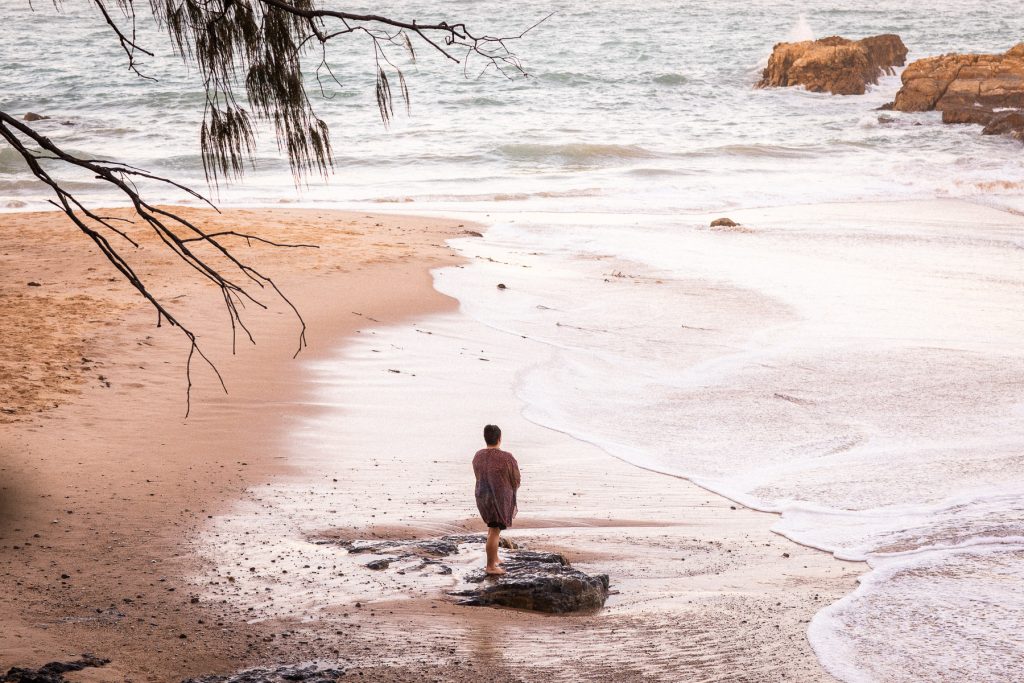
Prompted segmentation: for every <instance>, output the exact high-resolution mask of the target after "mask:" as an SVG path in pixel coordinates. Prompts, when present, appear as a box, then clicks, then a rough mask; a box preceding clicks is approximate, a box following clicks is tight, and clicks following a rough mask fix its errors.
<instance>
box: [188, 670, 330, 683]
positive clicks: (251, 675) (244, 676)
mask: <svg viewBox="0 0 1024 683" xmlns="http://www.w3.org/2000/svg"><path fill="white" fill-rule="evenodd" d="M344 675H345V670H344V669H318V668H316V667H315V666H306V667H286V666H282V667H278V668H277V669H249V670H247V671H240V672H239V673H236V674H231V675H230V676H203V677H201V678H189V679H188V680H186V681H183V683H288V682H289V681H304V682H305V683H334V682H335V681H337V680H339V679H341V678H342V677H343V676H344Z"/></svg>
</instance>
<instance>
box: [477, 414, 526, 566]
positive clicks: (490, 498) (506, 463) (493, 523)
mask: <svg viewBox="0 0 1024 683" xmlns="http://www.w3.org/2000/svg"><path fill="white" fill-rule="evenodd" d="M484 442H485V443H486V444H487V448H483V449H480V450H479V451H477V452H476V455H474V456H473V473H474V474H476V508H477V510H479V511H480V516H481V517H482V518H483V520H484V524H486V525H487V545H486V550H487V566H486V567H484V571H485V572H487V573H488V574H492V575H498V574H504V573H505V570H504V569H502V568H501V567H499V566H498V564H499V563H500V560H498V541H499V540H500V536H501V531H502V529H507V528H509V527H510V526H512V520H513V519H514V518H515V516H516V513H517V512H518V511H519V508H518V507H516V491H518V490H519V463H518V462H516V459H515V458H514V457H513V456H512V454H511V453H508V452H506V451H503V450H501V429H500V428H499V427H498V426H497V425H487V426H486V427H484Z"/></svg>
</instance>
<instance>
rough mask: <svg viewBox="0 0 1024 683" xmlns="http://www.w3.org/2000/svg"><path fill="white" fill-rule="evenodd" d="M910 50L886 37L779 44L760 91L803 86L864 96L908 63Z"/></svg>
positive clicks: (888, 36) (762, 77) (831, 38)
mask: <svg viewBox="0 0 1024 683" xmlns="http://www.w3.org/2000/svg"><path fill="white" fill-rule="evenodd" d="M906 57H907V46H906V45H904V44H903V41H902V40H901V39H900V37H899V36H897V35H894V34H891V33H890V34H885V35H880V36H871V37H870V38H863V39H861V40H848V39H847V38H840V37H839V36H832V37H829V38H821V39H819V40H805V41H802V42H799V43H779V44H777V45H776V46H775V47H774V48H773V49H772V56H771V57H770V58H769V59H768V66H767V67H766V68H765V70H764V72H763V73H762V74H761V82H760V83H758V87H759V88H768V87H786V86H797V85H802V86H804V87H805V88H806V89H807V90H810V91H812V92H830V93H832V94H833V95H863V94H864V91H865V90H866V89H867V85H868V84H869V83H878V77H879V76H881V75H882V74H884V73H887V74H893V73H895V72H894V70H893V69H894V67H897V66H903V64H904V63H905V62H906Z"/></svg>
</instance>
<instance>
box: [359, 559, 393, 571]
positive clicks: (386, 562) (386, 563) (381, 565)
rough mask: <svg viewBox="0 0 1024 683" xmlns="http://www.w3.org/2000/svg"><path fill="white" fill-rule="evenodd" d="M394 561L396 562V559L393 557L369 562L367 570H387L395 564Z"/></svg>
mask: <svg viewBox="0 0 1024 683" xmlns="http://www.w3.org/2000/svg"><path fill="white" fill-rule="evenodd" d="M394 561H395V558H393V557H384V558H381V559H379V560H374V561H372V562H367V563H366V568H367V569H376V570H381V569H387V568H388V567H390V566H391V563H392V562H394Z"/></svg>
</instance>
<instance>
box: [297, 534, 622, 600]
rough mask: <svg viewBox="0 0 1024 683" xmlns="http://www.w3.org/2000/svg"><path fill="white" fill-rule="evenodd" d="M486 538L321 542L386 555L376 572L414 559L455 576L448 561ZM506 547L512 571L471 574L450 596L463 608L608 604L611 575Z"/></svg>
mask: <svg viewBox="0 0 1024 683" xmlns="http://www.w3.org/2000/svg"><path fill="white" fill-rule="evenodd" d="M485 540H486V537H485V536H484V535H483V534H456V535H451V536H442V537H441V538H420V539H411V540H390V539H387V540H373V541H370V540H356V541H334V540H330V539H321V540H318V541H316V542H317V543H321V544H331V545H340V546H342V547H344V548H345V549H347V550H348V552H349V553H352V554H354V555H359V554H363V553H366V554H372V555H385V556H386V557H382V558H378V559H375V560H372V561H370V562H368V563H366V564H365V565H364V566H365V567H367V568H368V569H373V570H376V571H384V570H387V569H392V567H391V565H392V564H395V563H398V562H403V561H408V560H412V561H414V562H418V563H419V564H418V565H416V566H413V567H412V569H411V571H417V570H418V571H424V570H427V571H431V572H436V573H440V574H452V573H453V572H452V568H451V566H450V565H448V564H446V561H445V560H444V558H446V557H450V556H452V555H455V554H456V553H458V552H459V546H460V545H462V544H464V543H480V544H482V543H483V542H484V541H485ZM501 547H503V548H505V549H506V550H507V551H508V552H507V558H506V560H505V562H504V563H502V565H501V566H502V567H503V568H504V569H505V572H506V573H505V574H503V575H501V576H489V575H488V574H485V573H484V571H483V570H482V569H478V570H474V571H472V572H470V573H469V574H468V575H467V576H465V577H464V578H465V581H466V583H467V584H468V585H469V587H467V588H465V589H462V590H457V591H454V592H452V593H450V595H453V596H455V597H458V598H462V599H461V600H460V601H459V604H460V605H495V606H501V607H515V608H518V609H527V610H535V611H539V612H578V611H581V610H596V609H600V608H601V607H603V606H604V601H605V600H606V599H607V598H608V575H607V574H596V575H591V574H586V573H584V572H581V571H580V570H578V569H574V568H573V567H572V565H570V564H569V562H568V561H567V560H566V559H565V558H564V557H562V556H561V555H558V554H556V553H547V552H533V551H530V550H526V549H525V548H523V547H522V546H518V545H516V544H515V543H512V542H510V541H509V540H508V539H507V538H502V539H501Z"/></svg>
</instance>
